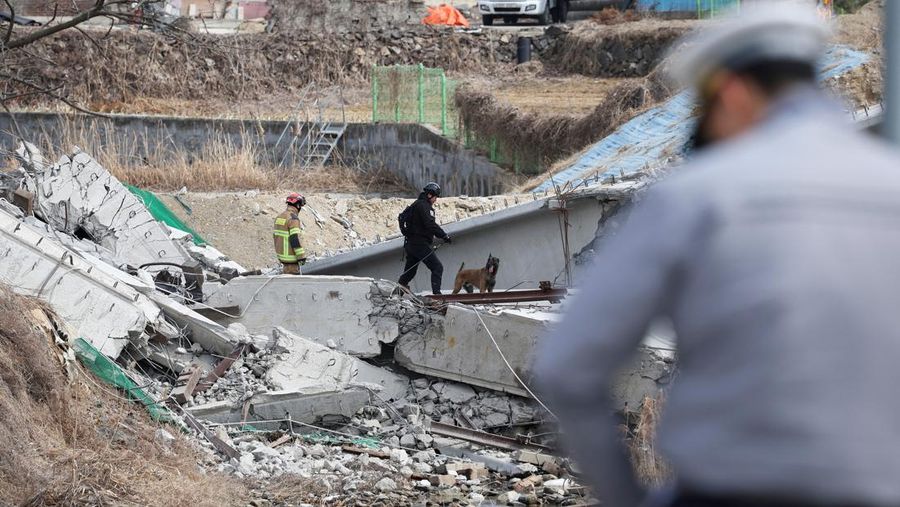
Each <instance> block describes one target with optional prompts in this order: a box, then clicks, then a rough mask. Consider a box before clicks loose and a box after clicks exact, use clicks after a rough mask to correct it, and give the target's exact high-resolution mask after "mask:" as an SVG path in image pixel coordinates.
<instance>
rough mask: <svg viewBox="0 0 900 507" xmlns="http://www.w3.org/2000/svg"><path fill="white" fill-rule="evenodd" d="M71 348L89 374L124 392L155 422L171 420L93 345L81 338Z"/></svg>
mask: <svg viewBox="0 0 900 507" xmlns="http://www.w3.org/2000/svg"><path fill="white" fill-rule="evenodd" d="M72 348H73V349H75V355H76V356H77V357H78V359H79V360H80V361H81V364H83V365H84V366H85V367H86V368H87V369H89V370H91V373H93V374H94V375H96V376H97V378H99V379H100V380H102V381H103V382H106V383H107V384H110V385H112V386H115V387H118V388H119V389H121V390H122V391H125V394H127V395H128V397H129V398H131V399H133V400H135V401H138V402H140V403H142V404H143V405H144V406H146V407H147V412H149V413H150V417H152V418H153V419H155V420H157V421H171V420H172V415H171V414H170V413H169V410H168V409H167V408H166V407H164V406H163V405H160V404H159V403H157V402H156V401H154V400H153V398H152V397H150V395H148V394H147V393H145V392H144V391H143V390H142V389H141V388H140V387H138V385H137V384H135V383H134V381H133V380H131V378H130V377H128V375H127V374H126V373H125V371H124V370H123V369H122V368H120V367H119V365H117V364H116V363H114V362H113V361H112V360H111V359H110V358H108V357H106V356H105V355H103V353H102V352H100V351H99V350H97V349H96V348H94V346H93V345H91V344H90V343H88V342H87V341H85V340H84V339H82V338H78V339H76V340H75V342H74V343H73V347H72Z"/></svg>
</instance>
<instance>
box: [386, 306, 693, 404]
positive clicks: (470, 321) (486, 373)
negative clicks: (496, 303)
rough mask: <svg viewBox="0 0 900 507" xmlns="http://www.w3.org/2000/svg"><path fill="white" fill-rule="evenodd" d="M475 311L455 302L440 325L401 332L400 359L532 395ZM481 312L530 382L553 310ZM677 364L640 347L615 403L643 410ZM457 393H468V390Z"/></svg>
mask: <svg viewBox="0 0 900 507" xmlns="http://www.w3.org/2000/svg"><path fill="white" fill-rule="evenodd" d="M475 312H476V310H475V309H473V308H467V307H463V306H460V305H450V306H449V307H448V308H447V315H446V317H445V318H444V319H443V321H441V320H439V319H434V325H432V326H430V327H429V328H428V330H427V331H426V333H425V336H424V337H422V336H418V335H413V334H411V335H405V336H403V337H401V338H400V339H399V340H398V341H397V344H396V347H395V349H394V358H395V360H396V361H397V363H398V364H400V365H401V366H404V367H406V368H408V369H409V370H412V371H415V372H417V373H422V374H425V375H430V376H433V377H440V378H444V379H449V380H455V381H457V382H463V383H466V384H470V385H474V386H479V387H484V388H487V389H493V390H496V391H503V392H507V393H510V394H515V395H518V396H529V395H528V391H526V390H525V389H524V388H523V387H522V385H521V384H520V383H519V382H518V380H516V376H515V375H514V374H513V372H512V371H511V370H510V368H508V367H506V365H505V364H504V362H503V360H502V358H501V356H500V353H499V352H498V351H497V347H496V346H495V345H494V341H493V340H491V337H490V336H488V333H487V331H486V330H485V327H484V325H482V324H481V320H479V319H478V315H476V313H475ZM481 318H482V319H483V320H484V324H485V325H486V326H487V328H488V329H489V330H490V331H491V334H492V335H493V337H494V340H496V341H497V345H498V346H499V348H500V350H502V351H503V355H504V356H505V357H506V360H507V361H509V364H510V366H512V370H514V371H515V372H516V374H517V375H518V376H519V377H520V378H521V379H522V381H524V382H525V383H526V384H527V385H529V386H530V385H531V377H532V365H533V360H534V353H535V350H536V345H537V343H538V340H539V339H540V338H541V337H542V336H543V335H544V334H546V326H547V324H548V323H549V321H548V320H547V319H548V315H547V314H540V313H535V314H527V313H523V312H517V311H502V312H500V313H499V314H497V315H494V314H488V313H485V312H483V311H482V312H481ZM674 369H675V365H674V356H673V355H671V354H669V355H665V354H662V353H660V352H657V351H656V350H655V349H653V348H650V347H640V348H639V349H638V354H637V355H636V357H635V359H634V362H633V363H632V364H631V366H630V367H628V368H625V369H623V372H622V374H621V375H620V377H619V378H618V379H617V381H616V383H615V384H614V386H613V393H612V394H613V399H614V400H615V403H616V404H615V408H616V409H617V410H620V411H621V410H625V411H630V412H634V411H637V410H640V406H641V402H642V401H643V399H644V398H645V397H646V396H650V397H655V396H658V395H659V394H660V393H661V392H662V390H663V389H664V388H665V387H666V386H667V385H668V383H669V381H670V378H671V375H672V372H673V371H674ZM454 395H457V396H459V397H464V396H468V394H464V393H462V392H460V393H454Z"/></svg>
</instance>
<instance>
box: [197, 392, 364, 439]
mask: <svg viewBox="0 0 900 507" xmlns="http://www.w3.org/2000/svg"><path fill="white" fill-rule="evenodd" d="M369 398H370V395H369V392H368V391H367V390H366V389H363V388H361V387H360V388H351V389H346V390H342V391H328V392H315V393H305V392H296V391H280V392H271V393H263V394H257V395H255V396H253V397H252V398H250V399H249V400H247V418H246V419H244V418H243V407H242V406H240V405H239V406H235V405H234V404H233V403H231V402H214V403H207V404H205V405H199V406H195V407H190V408H188V409H187V411H188V412H189V413H190V414H192V415H193V416H195V417H197V418H198V419H204V420H207V421H210V422H214V423H220V424H228V423H239V422H241V421H244V420H245V421H247V422H248V423H250V424H252V425H253V427H255V428H259V429H275V428H279V427H281V426H285V425H286V424H287V422H286V421H288V420H290V421H296V422H301V423H306V424H317V423H320V422H322V420H324V419H328V418H333V417H342V418H347V419H349V418H350V417H352V416H353V415H354V414H356V413H357V412H358V411H359V410H360V409H361V408H362V407H364V406H365V405H366V404H368V403H369ZM254 421H278V422H269V423H266V422H254Z"/></svg>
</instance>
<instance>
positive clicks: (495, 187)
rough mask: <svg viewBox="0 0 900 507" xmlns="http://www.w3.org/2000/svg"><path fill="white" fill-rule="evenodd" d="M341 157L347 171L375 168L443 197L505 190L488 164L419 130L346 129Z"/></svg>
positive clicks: (494, 168)
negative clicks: (433, 188)
mask: <svg viewBox="0 0 900 507" xmlns="http://www.w3.org/2000/svg"><path fill="white" fill-rule="evenodd" d="M341 153H342V155H343V157H344V161H345V162H349V163H350V164H351V165H355V164H356V163H357V162H358V163H362V164H377V165H380V166H382V167H385V168H388V169H390V170H391V172H393V173H394V174H396V175H398V176H400V177H401V178H402V179H403V181H407V182H409V183H410V184H411V185H412V186H413V187H415V188H422V187H424V186H425V184H426V183H428V182H429V181H437V182H438V183H439V184H440V185H441V188H442V189H443V190H444V191H445V192H446V195H460V194H464V195H498V194H502V193H503V192H504V190H505V187H506V185H505V182H506V173H505V172H504V171H502V170H501V169H499V168H498V167H497V166H496V165H494V164H493V163H491V161H490V160H488V159H487V158H485V157H483V156H480V155H477V154H476V153H475V152H473V151H472V150H466V149H464V148H462V147H460V146H459V145H457V144H456V143H454V142H453V141H450V140H448V139H447V138H445V137H443V136H441V135H440V134H438V133H436V132H433V131H431V130H430V129H428V128H427V127H423V126H421V125H414V124H400V125H397V124H383V125H363V124H354V125H350V126H349V127H348V128H347V133H346V134H345V136H344V141H343V143H341Z"/></svg>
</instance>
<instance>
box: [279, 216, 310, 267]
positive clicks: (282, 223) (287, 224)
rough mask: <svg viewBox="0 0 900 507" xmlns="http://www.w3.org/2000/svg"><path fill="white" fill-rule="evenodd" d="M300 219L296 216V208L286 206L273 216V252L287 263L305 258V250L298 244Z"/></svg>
mask: <svg viewBox="0 0 900 507" xmlns="http://www.w3.org/2000/svg"><path fill="white" fill-rule="evenodd" d="M300 231H301V225H300V219H299V218H297V210H295V209H294V208H293V207H291V206H288V208H287V209H286V210H284V211H283V212H282V213H281V214H280V215H278V216H277V217H275V230H274V232H273V233H272V236H273V237H274V238H275V254H276V255H278V260H279V261H281V262H284V263H288V264H294V263H297V262H300V260H301V259H305V258H306V252H304V251H303V247H302V246H301V245H300Z"/></svg>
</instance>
